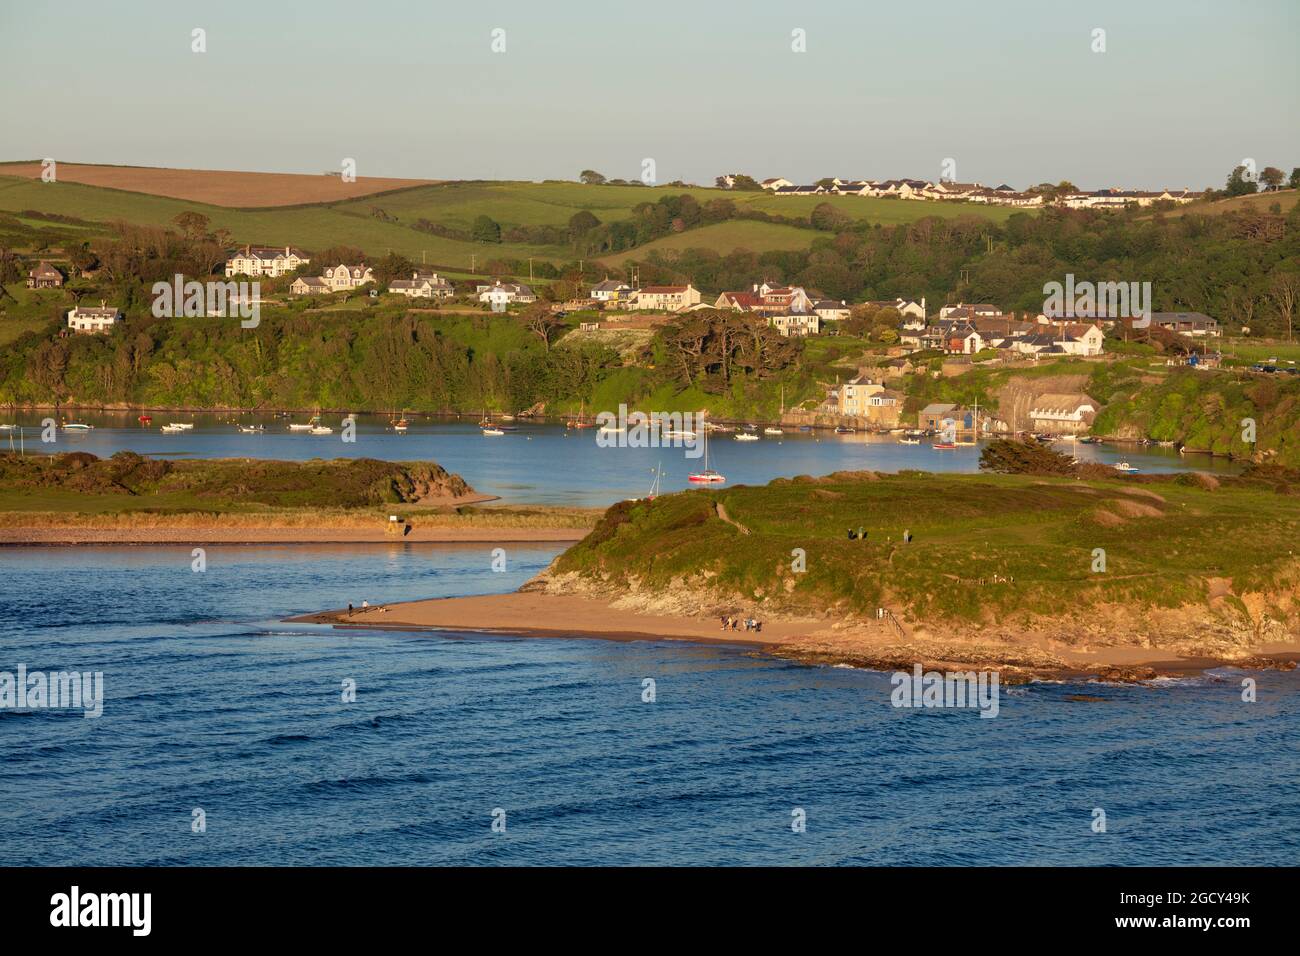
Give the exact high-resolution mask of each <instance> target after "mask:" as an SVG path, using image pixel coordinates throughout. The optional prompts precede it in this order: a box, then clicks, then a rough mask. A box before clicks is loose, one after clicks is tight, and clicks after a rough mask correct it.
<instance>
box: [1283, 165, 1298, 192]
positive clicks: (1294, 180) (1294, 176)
mask: <svg viewBox="0 0 1300 956" xmlns="http://www.w3.org/2000/svg"><path fill="white" fill-rule="evenodd" d="M1286 184H1287V185H1288V186H1290V187H1291V188H1292V189H1300V166H1297V167H1295V168H1294V169H1293V170H1291V178H1290V179H1288V180H1287V183H1286Z"/></svg>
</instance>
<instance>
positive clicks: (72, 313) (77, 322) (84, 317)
mask: <svg viewBox="0 0 1300 956" xmlns="http://www.w3.org/2000/svg"><path fill="white" fill-rule="evenodd" d="M121 321H122V312H121V310H120V309H118V308H117V307H116V306H112V305H104V303H103V302H100V303H99V305H98V306H93V305H92V306H86V305H79V306H77V307H76V308H75V309H69V310H68V328H70V329H72V331H74V332H87V333H91V334H94V333H98V332H108V331H109V330H110V329H112V328H113V326H114V325H116V324H117V323H118V322H121Z"/></svg>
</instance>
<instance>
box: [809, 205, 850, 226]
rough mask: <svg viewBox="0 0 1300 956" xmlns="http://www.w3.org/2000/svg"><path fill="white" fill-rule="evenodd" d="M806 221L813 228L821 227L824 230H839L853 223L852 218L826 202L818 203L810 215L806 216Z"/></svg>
mask: <svg viewBox="0 0 1300 956" xmlns="http://www.w3.org/2000/svg"><path fill="white" fill-rule="evenodd" d="M808 221H809V222H810V223H812V227H813V228H814V229H823V230H825V231H826V232H839V231H840V230H842V229H847V228H848V227H849V226H851V225H852V224H853V220H852V219H850V218H849V217H848V216H847V215H845V214H844V213H842V212H840V211H839V210H838V209H836V208H835V207H834V206H832V205H831V204H830V203H828V202H823V203H818V204H817V206H816V208H814V209H813V211H812V215H810V216H809V217H808Z"/></svg>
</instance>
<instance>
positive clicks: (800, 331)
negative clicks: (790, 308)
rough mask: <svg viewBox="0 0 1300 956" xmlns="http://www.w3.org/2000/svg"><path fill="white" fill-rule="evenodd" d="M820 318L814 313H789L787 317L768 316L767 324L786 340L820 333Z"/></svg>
mask: <svg viewBox="0 0 1300 956" xmlns="http://www.w3.org/2000/svg"><path fill="white" fill-rule="evenodd" d="M821 322H822V320H821V317H820V316H819V315H817V313H816V312H807V313H805V312H791V313H789V314H787V315H769V316H768V317H767V324H768V325H769V326H771V327H772V328H774V329H776V330H777V331H778V332H780V333H781V334H782V335H783V336H785V337H786V338H790V337H791V336H793V337H795V338H802V337H804V336H806V335H816V334H817V333H818V332H820V331H821Z"/></svg>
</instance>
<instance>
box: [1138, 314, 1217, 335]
mask: <svg viewBox="0 0 1300 956" xmlns="http://www.w3.org/2000/svg"><path fill="white" fill-rule="evenodd" d="M1151 324H1152V325H1154V326H1155V327H1156V328H1160V329H1164V330H1165V331H1166V332H1177V333H1178V334H1179V335H1186V336H1196V337H1200V336H1207V335H1208V336H1218V335H1222V334H1223V332H1222V330H1221V329H1220V328H1219V320H1218V319H1212V318H1210V317H1209V316H1208V315H1206V314H1205V313H1204V312H1153V313H1151Z"/></svg>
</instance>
